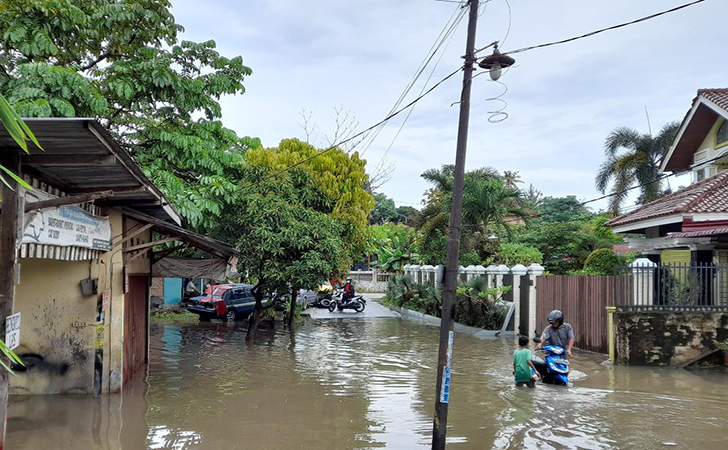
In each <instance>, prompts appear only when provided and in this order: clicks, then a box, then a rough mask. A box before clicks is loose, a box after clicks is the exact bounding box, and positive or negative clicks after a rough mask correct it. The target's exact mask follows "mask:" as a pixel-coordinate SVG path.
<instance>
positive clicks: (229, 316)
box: [225, 309, 236, 322]
mask: <svg viewBox="0 0 728 450" xmlns="http://www.w3.org/2000/svg"><path fill="white" fill-rule="evenodd" d="M235 317H236V316H235V310H232V309H231V310H230V311H228V312H227V314H225V318H226V319H227V321H228V322H234V321H235Z"/></svg>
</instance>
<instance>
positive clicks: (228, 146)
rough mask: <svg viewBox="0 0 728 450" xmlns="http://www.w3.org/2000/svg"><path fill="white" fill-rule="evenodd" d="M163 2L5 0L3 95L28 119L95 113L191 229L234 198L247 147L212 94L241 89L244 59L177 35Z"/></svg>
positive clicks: (0, 19) (1, 18) (0, 53)
mask: <svg viewBox="0 0 728 450" xmlns="http://www.w3.org/2000/svg"><path fill="white" fill-rule="evenodd" d="M170 7H171V3H170V2H169V1H167V0H154V1H151V0H125V1H121V2H120V1H115V0H34V1H27V0H5V1H4V2H3V6H2V14H0V92H1V93H3V94H5V95H6V96H7V98H8V101H9V102H10V104H12V105H14V106H15V108H16V110H17V111H18V113H19V114H20V115H22V116H29V117H97V118H99V119H100V120H101V121H102V123H104V124H105V125H106V126H108V127H109V128H110V129H111V131H112V133H113V134H114V136H115V137H116V138H117V140H118V141H119V142H120V143H121V144H122V145H123V146H125V147H126V148H127V149H128V150H129V151H130V152H131V153H132V154H133V155H134V156H135V158H136V160H137V161H138V162H139V163H140V164H141V165H142V168H143V169H144V171H145V173H146V174H147V175H148V176H149V177H150V178H151V179H152V180H153V181H154V182H155V184H157V185H158V186H159V187H160V188H161V189H162V190H163V191H164V192H165V194H167V196H168V197H169V199H170V200H171V201H172V203H174V205H175V207H176V208H177V209H178V210H179V211H180V213H181V214H182V215H183V216H184V217H185V218H186V219H187V220H188V221H190V222H191V223H192V224H193V225H199V224H204V223H210V222H212V221H214V216H216V215H218V214H219V213H220V211H221V208H222V207H223V206H224V205H225V204H227V203H228V200H229V199H230V198H232V197H233V195H232V194H233V193H234V191H235V189H236V184H235V183H234V182H233V181H232V180H231V178H232V177H231V172H234V171H235V170H237V169H238V167H239V166H240V164H241V162H242V161H243V155H244V152H245V151H246V150H247V149H249V148H255V147H258V146H259V145H260V142H259V141H258V140H257V139H251V138H241V137H238V136H237V135H236V134H235V132H233V131H232V130H229V129H227V128H225V127H224V126H223V125H222V123H221V121H220V119H221V117H222V109H221V107H220V103H219V99H220V97H221V96H223V95H235V94H241V93H243V92H244V91H245V89H244V87H243V80H244V78H245V77H246V76H248V75H250V74H251V70H250V68H248V67H247V66H245V65H244V64H243V60H242V58H241V57H240V56H236V57H233V58H227V57H224V56H222V55H220V53H218V52H217V51H216V50H215V42H214V41H206V42H201V43H194V42H190V41H181V42H180V41H179V40H178V32H179V31H181V30H182V27H181V26H180V25H178V24H177V23H176V22H175V20H174V17H173V16H172V14H171V13H170Z"/></svg>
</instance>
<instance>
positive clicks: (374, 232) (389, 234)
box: [367, 223, 419, 272]
mask: <svg viewBox="0 0 728 450" xmlns="http://www.w3.org/2000/svg"><path fill="white" fill-rule="evenodd" d="M368 231H369V240H368V243H367V253H368V254H367V259H368V260H370V261H371V259H372V257H373V256H376V260H375V261H374V262H373V263H371V264H372V266H374V267H378V268H380V269H382V270H385V271H395V272H398V271H401V270H402V267H403V266H404V265H405V264H408V263H413V262H415V261H417V260H418V258H419V255H418V253H417V249H416V245H415V240H416V238H417V232H416V231H415V230H414V229H413V228H410V227H408V226H405V225H403V224H393V223H386V224H383V225H372V226H370V227H369V230H368Z"/></svg>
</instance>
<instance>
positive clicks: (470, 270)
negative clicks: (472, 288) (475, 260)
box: [465, 264, 475, 281]
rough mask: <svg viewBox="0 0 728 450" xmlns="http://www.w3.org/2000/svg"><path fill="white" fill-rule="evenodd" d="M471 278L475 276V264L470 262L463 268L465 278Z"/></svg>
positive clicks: (467, 279)
mask: <svg viewBox="0 0 728 450" xmlns="http://www.w3.org/2000/svg"><path fill="white" fill-rule="evenodd" d="M473 278H475V266H474V265H472V264H471V265H469V266H468V267H466V268H465V280H466V281H470V280H472V279H473Z"/></svg>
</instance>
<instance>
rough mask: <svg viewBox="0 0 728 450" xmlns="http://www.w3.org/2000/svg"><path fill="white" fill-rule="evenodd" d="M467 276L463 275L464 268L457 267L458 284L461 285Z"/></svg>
mask: <svg viewBox="0 0 728 450" xmlns="http://www.w3.org/2000/svg"><path fill="white" fill-rule="evenodd" d="M466 277H467V274H466V273H465V267H464V266H459V267H458V284H460V283H462V282H463V281H466V280H467V278H466Z"/></svg>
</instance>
